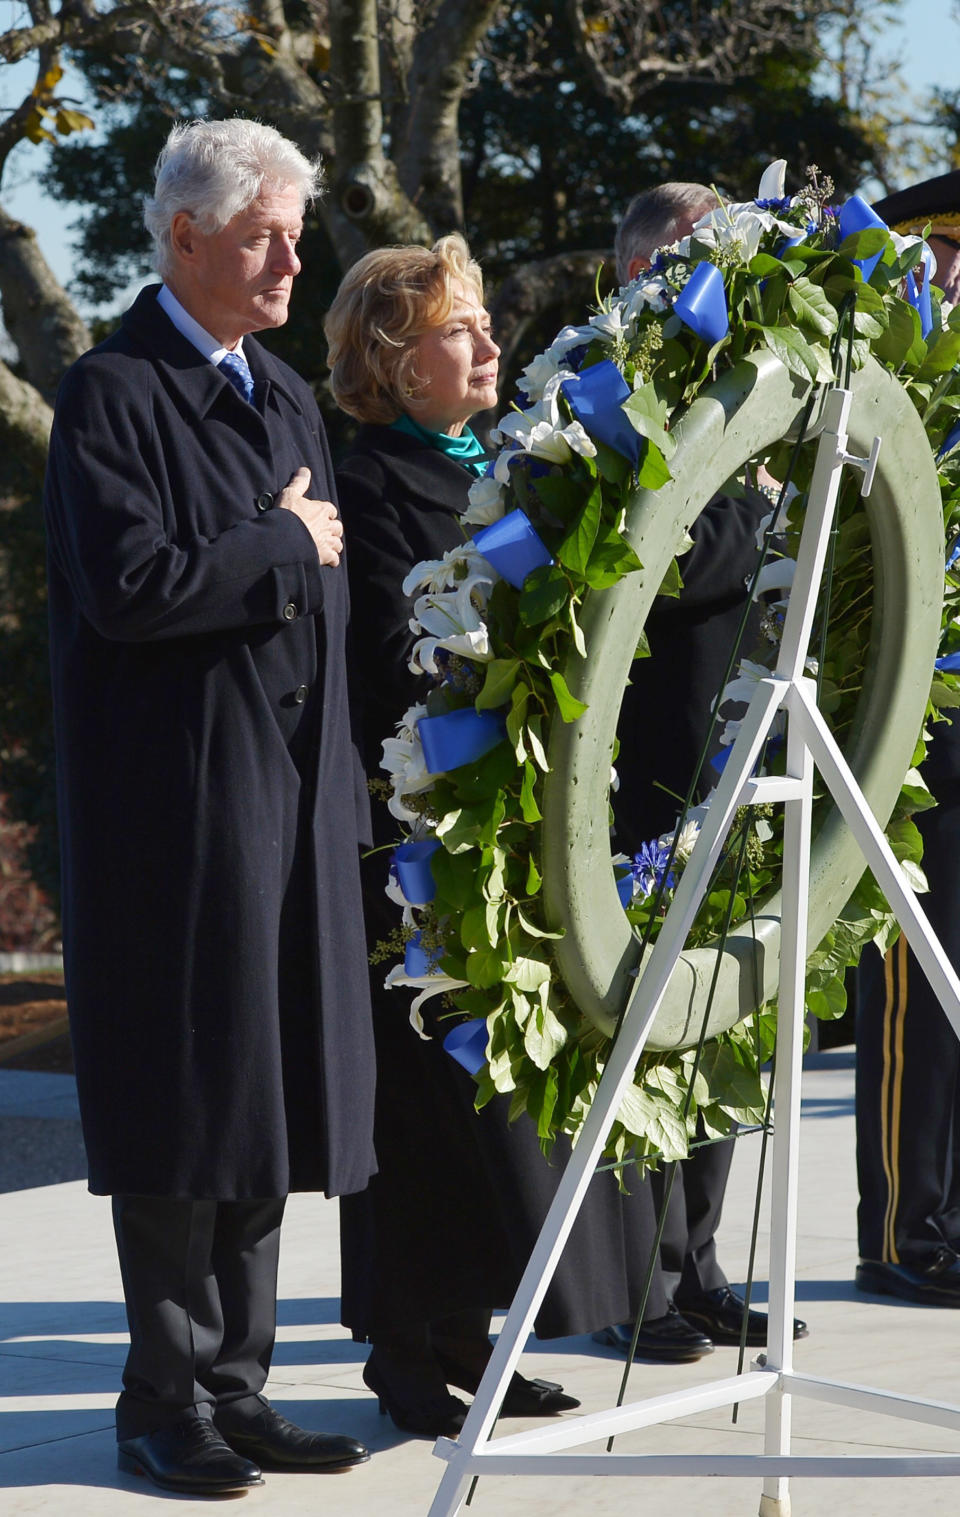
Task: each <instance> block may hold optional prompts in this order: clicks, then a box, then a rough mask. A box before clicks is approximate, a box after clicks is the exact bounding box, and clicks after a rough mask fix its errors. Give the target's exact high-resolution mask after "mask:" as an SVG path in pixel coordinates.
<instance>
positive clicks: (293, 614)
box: [283, 600, 298, 622]
mask: <svg viewBox="0 0 960 1517" xmlns="http://www.w3.org/2000/svg"><path fill="white" fill-rule="evenodd" d="M297 614H298V613H297V608H296V606H295V605H294V604H293V601H292V600H288V601H287V604H286V605H285V606H284V608H283V619H284V621H285V622H295V621H296V619H297Z"/></svg>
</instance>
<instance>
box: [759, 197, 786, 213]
mask: <svg viewBox="0 0 960 1517" xmlns="http://www.w3.org/2000/svg"><path fill="white" fill-rule="evenodd" d="M753 203H754V205H755V206H756V207H757V209H758V210H760V211H773V212H774V214H775V215H779V214H780V213H781V211H789V209H790V207H791V205H792V204H793V199H792V197H791V196H790V195H781V196H780V197H779V198H778V197H776V196H774V197H773V198H772V199H770V200H755V201H754V202H753Z"/></svg>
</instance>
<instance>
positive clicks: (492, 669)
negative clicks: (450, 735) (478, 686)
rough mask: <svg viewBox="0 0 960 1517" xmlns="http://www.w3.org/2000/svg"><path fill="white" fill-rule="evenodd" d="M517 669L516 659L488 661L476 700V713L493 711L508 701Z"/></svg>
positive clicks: (517, 660)
mask: <svg viewBox="0 0 960 1517" xmlns="http://www.w3.org/2000/svg"><path fill="white" fill-rule="evenodd" d="M519 668H520V660H519V659H518V658H492V659H491V660H490V662H489V663H488V664H487V666H486V676H485V678H484V681H483V689H482V690H481V691H480V694H479V695H478V696H477V700H476V707H477V710H478V711H490V710H494V709H495V708H496V707H497V706H503V705H504V704H505V703H506V702H507V701H508V700H509V699H510V693H511V691H512V690H513V687H514V684H515V683H516V678H517V670H518V669H519Z"/></svg>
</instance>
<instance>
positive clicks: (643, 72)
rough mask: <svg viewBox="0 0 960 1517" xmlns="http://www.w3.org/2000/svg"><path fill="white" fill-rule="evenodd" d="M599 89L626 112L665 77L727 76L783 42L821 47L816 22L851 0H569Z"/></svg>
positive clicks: (720, 79) (751, 64)
mask: <svg viewBox="0 0 960 1517" xmlns="http://www.w3.org/2000/svg"><path fill="white" fill-rule="evenodd" d="M567 6H568V13H569V16H570V21H571V24H572V26H573V31H574V37H575V39H576V43H577V47H578V50H579V52H580V54H581V57H582V58H583V60H584V63H585V64H586V66H587V69H588V71H589V73H590V76H591V78H592V80H593V83H594V84H595V86H596V88H597V89H598V90H600V91H601V93H603V94H604V95H606V96H608V98H610V99H612V100H614V101H615V102H616V103H617V105H618V106H619V107H620V109H621V110H623V111H629V110H633V109H635V108H636V105H637V102H638V100H639V99H640V97H641V96H642V95H643V94H644V93H645V92H646V91H648V90H651V89H653V88H655V87H656V85H658V84H661V83H662V82H663V81H664V80H665V79H689V80H695V79H697V80H709V81H712V82H722V83H728V82H729V81H731V80H732V79H734V78H736V76H737V74H738V73H744V72H750V71H752V70H753V69H754V68H755V67H756V65H757V63H758V61H759V60H760V59H761V58H762V57H763V56H765V55H766V54H768V53H771V52H774V51H775V50H776V49H777V48H779V47H787V46H789V47H792V48H798V47H799V48H804V49H806V50H809V51H814V52H818V51H819V48H818V44H817V30H816V29H817V23H818V22H819V21H820V20H822V18H823V17H824V16H828V15H835V14H837V13H840V12H845V9H846V6H845V0H806V3H805V4H804V5H803V7H802V8H800V7H795V8H791V7H790V6H787V5H784V4H783V3H782V0H701V3H700V4H699V5H695V6H691V5H690V4H688V3H686V0H567Z"/></svg>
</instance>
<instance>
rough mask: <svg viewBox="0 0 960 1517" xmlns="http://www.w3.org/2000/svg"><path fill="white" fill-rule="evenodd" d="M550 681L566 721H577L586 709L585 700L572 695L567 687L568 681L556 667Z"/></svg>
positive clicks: (558, 708) (562, 718) (561, 716)
mask: <svg viewBox="0 0 960 1517" xmlns="http://www.w3.org/2000/svg"><path fill="white" fill-rule="evenodd" d="M550 683H551V685H552V686H553V693H554V696H555V697H556V701H557V710H558V711H559V712H560V718H561V720H562V721H564V722H575V721H576V720H577V718H578V717H580V716H582V715H583V713H584V712H585V711H586V709H587V708H586V706H585V705H584V703H583V701H578V700H577V698H576V696H575V695H571V694H570V691H569V689H568V688H567V682H566V680H565V679H564V677H563V675H562V674H561V673H560V671H559V669H555V670H554V671H553V673H552V674H551V675H550Z"/></svg>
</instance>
